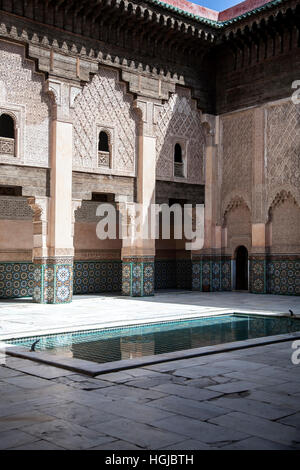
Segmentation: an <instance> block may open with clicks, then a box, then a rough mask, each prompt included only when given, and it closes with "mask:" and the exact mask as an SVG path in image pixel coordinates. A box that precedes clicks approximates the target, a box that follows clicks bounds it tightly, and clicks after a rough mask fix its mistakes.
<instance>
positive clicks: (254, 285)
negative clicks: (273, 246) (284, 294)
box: [249, 256, 266, 294]
mask: <svg viewBox="0 0 300 470" xmlns="http://www.w3.org/2000/svg"><path fill="white" fill-rule="evenodd" d="M249 290H250V292H252V293H253V294H265V293H266V260H265V257H264V256H259V257H258V256H257V257H251V258H250V285H249Z"/></svg>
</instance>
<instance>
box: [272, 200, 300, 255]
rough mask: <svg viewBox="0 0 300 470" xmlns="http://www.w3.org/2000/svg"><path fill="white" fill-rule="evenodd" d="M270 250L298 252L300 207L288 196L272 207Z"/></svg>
mask: <svg viewBox="0 0 300 470" xmlns="http://www.w3.org/2000/svg"><path fill="white" fill-rule="evenodd" d="M271 222H272V252H274V253H299V251H300V207H299V206H298V205H297V203H296V201H295V199H294V198H293V197H291V196H288V197H287V198H286V199H285V200H283V201H279V203H278V204H277V205H276V206H275V207H274V208H272V211H271Z"/></svg>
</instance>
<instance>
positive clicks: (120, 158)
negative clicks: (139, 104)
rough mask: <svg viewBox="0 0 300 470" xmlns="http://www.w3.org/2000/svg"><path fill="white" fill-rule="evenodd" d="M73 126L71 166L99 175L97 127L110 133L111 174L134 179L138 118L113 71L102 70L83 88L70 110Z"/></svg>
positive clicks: (100, 170) (129, 97)
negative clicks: (131, 176)
mask: <svg viewBox="0 0 300 470" xmlns="http://www.w3.org/2000/svg"><path fill="white" fill-rule="evenodd" d="M72 114H73V123H74V144H73V145H74V147H73V164H74V167H75V168H76V169H78V170H84V171H93V170H94V171H95V170H96V171H98V172H102V171H104V170H103V169H100V168H98V138H99V136H98V132H97V130H98V129H99V127H103V128H109V129H112V130H113V132H112V135H113V139H112V142H111V146H112V162H111V166H112V170H106V171H111V172H113V173H120V174H130V175H133V174H134V171H135V156H136V145H137V121H138V118H137V115H136V114H135V113H134V111H133V109H132V97H131V96H130V95H128V94H126V90H125V86H124V85H123V84H122V83H120V82H119V80H118V74H117V72H116V71H114V70H110V69H106V68H105V69H104V68H103V69H101V70H100V71H99V73H98V74H97V75H95V76H94V77H93V79H92V81H91V82H90V83H89V84H88V85H86V86H85V87H84V89H83V91H82V93H80V94H79V95H78V96H77V97H76V99H75V101H74V109H73V110H72Z"/></svg>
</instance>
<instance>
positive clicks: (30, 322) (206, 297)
mask: <svg viewBox="0 0 300 470" xmlns="http://www.w3.org/2000/svg"><path fill="white" fill-rule="evenodd" d="M289 309H292V310H293V311H294V313H295V314H297V315H300V297H296V296H280V295H257V294H249V293H243V292H207V293H204V292H203V293H202V292H190V291H159V292H158V293H157V294H156V295H155V296H153V297H140V298H139V297H122V296H117V295H110V294H106V295H89V296H81V295H76V296H74V298H73V302H72V303H71V304H62V305H43V304H35V303H33V302H32V301H31V300H30V299H13V300H2V301H0V340H1V339H2V340H3V339H7V338H9V337H17V336H26V335H27V336H30V335H37V334H43V333H44V334H45V333H46V332H53V333H54V332H61V331H75V330H78V329H90V328H98V327H100V328H101V327H106V326H117V325H129V324H133V323H135V324H136V323H143V322H145V321H147V322H151V321H157V320H170V319H179V318H187V317H188V318H192V317H199V316H201V315H208V314H209V315H214V314H219V313H226V312H229V313H231V312H245V313H264V314H284V313H288V310H289Z"/></svg>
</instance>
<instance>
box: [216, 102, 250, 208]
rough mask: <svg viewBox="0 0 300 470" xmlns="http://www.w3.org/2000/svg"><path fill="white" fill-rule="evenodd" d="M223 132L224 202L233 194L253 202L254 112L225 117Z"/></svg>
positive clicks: (222, 126)
mask: <svg viewBox="0 0 300 470" xmlns="http://www.w3.org/2000/svg"><path fill="white" fill-rule="evenodd" d="M221 133H222V134H221V152H220V153H221V167H222V191H221V197H222V200H225V198H226V197H227V196H228V195H229V194H238V195H242V196H244V199H245V200H247V201H251V192H252V189H251V188H252V157H253V153H254V116H253V111H252V110H249V111H246V112H239V113H235V114H232V115H228V116H224V117H222V119H221Z"/></svg>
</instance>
